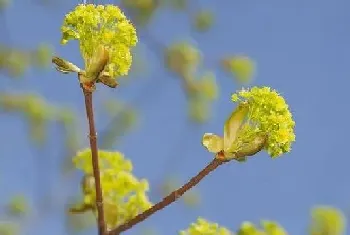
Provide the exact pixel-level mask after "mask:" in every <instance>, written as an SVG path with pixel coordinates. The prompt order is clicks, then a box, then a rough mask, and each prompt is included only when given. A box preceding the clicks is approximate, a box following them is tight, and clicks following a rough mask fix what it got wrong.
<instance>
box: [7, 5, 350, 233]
mask: <svg viewBox="0 0 350 235" xmlns="http://www.w3.org/2000/svg"><path fill="white" fill-rule="evenodd" d="M195 2H196V3H195V4H197V5H200V6H202V7H209V8H211V9H213V11H214V13H215V16H216V22H215V25H214V27H213V28H212V29H211V30H210V31H209V32H208V33H205V34H200V33H195V32H193V31H192V29H191V27H190V24H189V23H188V15H186V14H185V13H181V12H173V11H170V10H164V11H159V12H157V13H156V14H155V17H154V18H153V20H152V23H151V24H150V27H149V28H148V29H147V30H148V34H151V35H152V36H153V37H154V38H157V39H158V40H159V41H160V42H162V43H164V44H165V45H169V44H171V43H172V42H176V41H177V40H179V39H190V40H191V41H192V42H196V45H197V46H198V47H199V49H201V51H202V53H203V55H204V60H205V66H206V68H211V69H215V71H216V74H217V81H218V83H219V85H220V90H221V91H220V97H219V99H218V100H217V101H216V103H215V104H214V108H213V118H212V119H211V120H210V121H209V122H208V123H207V124H204V125H202V126H195V125H193V124H191V123H189V119H188V116H187V101H186V98H185V96H184V93H183V91H182V89H181V85H180V81H179V79H178V78H177V77H176V76H174V75H173V74H171V73H170V72H168V71H167V70H166V69H164V64H163V60H162V54H160V52H159V51H156V50H154V49H152V47H150V46H149V45H150V44H149V40H148V38H147V35H145V33H144V30H140V32H139V39H140V40H139V41H140V43H139V49H140V50H138V51H142V53H144V54H145V57H146V59H147V66H149V69H148V72H147V74H145V75H143V76H140V77H137V78H134V79H132V80H131V82H130V83H129V84H126V85H125V86H121V87H119V88H118V89H116V90H110V89H108V88H103V87H101V86H100V87H99V88H98V91H97V93H98V96H99V97H100V99H101V97H103V96H104V95H106V94H108V95H112V96H114V97H116V99H118V98H120V99H122V100H123V101H126V102H130V104H131V105H134V106H135V107H137V108H138V110H139V114H140V116H139V118H140V125H139V128H138V129H137V130H136V131H134V132H132V133H131V134H129V135H127V136H125V137H124V138H123V140H122V143H121V144H119V145H118V146H115V148H114V150H120V151H121V152H123V153H124V154H125V155H126V157H128V158H130V159H131V160H132V161H133V163H134V169H135V174H136V175H137V176H138V177H140V178H147V179H149V180H150V185H151V189H152V186H153V185H157V184H158V183H159V182H160V181H161V179H162V177H164V176H165V175H166V173H167V172H173V173H174V174H179V175H181V179H182V180H186V179H189V178H190V177H192V176H193V175H194V174H196V173H197V172H198V171H199V170H200V169H202V167H204V166H205V165H206V164H207V162H209V161H210V160H211V158H212V155H210V154H209V153H208V152H206V150H205V149H204V148H203V147H202V146H201V142H200V141H201V138H202V135H203V133H204V132H214V133H218V134H220V133H222V131H223V123H224V121H225V119H226V118H227V117H228V115H229V114H230V112H231V111H232V110H233V109H234V107H235V106H234V104H233V103H232V102H231V101H230V94H231V93H233V92H235V91H236V90H237V89H240V88H241V87H240V86H239V85H237V83H235V82H234V80H233V79H232V78H231V77H229V76H228V75H227V74H226V73H224V72H223V71H221V69H219V64H218V61H219V60H220V59H221V58H222V56H224V55H229V54H237V53H238V54H239V53H243V54H246V55H248V56H250V57H251V58H252V59H254V60H255V61H256V63H257V76H256V79H255V81H254V82H253V83H252V85H267V86H271V87H272V88H275V89H277V90H278V91H279V92H280V93H281V94H282V95H283V96H284V97H285V98H286V100H287V102H288V103H289V105H290V107H291V110H292V112H293V115H294V118H295V121H296V143H295V144H294V145H293V150H292V152H291V153H290V154H286V155H284V156H283V157H281V158H279V159H276V160H272V159H270V158H269V157H268V155H267V154H266V153H265V152H263V153H259V154H258V156H256V157H254V158H252V159H250V160H249V161H248V162H247V163H245V164H239V163H235V162H232V163H230V164H228V165H225V166H223V167H222V168H219V169H218V170H216V171H215V172H214V173H213V174H211V175H210V176H209V177H207V178H206V179H204V180H203V181H202V182H201V183H200V184H199V186H198V189H199V190H200V192H201V195H202V206H201V207H200V208H199V209H196V210H189V209H186V208H185V207H184V205H183V204H181V203H178V202H177V203H174V204H172V205H171V206H169V207H168V208H166V209H164V210H162V211H161V212H159V213H157V214H155V215H154V216H152V217H151V218H150V219H149V220H148V221H146V222H144V223H142V224H139V225H138V226H135V228H133V229H132V230H129V231H128V232H126V233H125V234H128V235H129V234H130V235H132V234H139V231H140V230H141V228H143V227H146V226H147V225H149V226H153V225H154V226H156V227H157V228H159V231H160V232H161V234H166V235H168V234H169V235H170V234H176V231H178V230H179V229H184V228H187V227H188V225H189V224H190V223H191V222H194V221H195V220H196V219H197V217H198V216H202V217H204V218H206V219H208V220H211V221H215V222H218V223H220V224H221V225H223V226H226V227H228V228H230V229H232V230H235V229H237V228H238V226H239V224H241V222H243V221H245V220H249V221H252V222H258V221H259V220H260V219H272V220H277V221H278V222H280V223H281V224H282V225H283V226H284V227H285V228H286V229H287V230H288V231H289V234H292V235H299V234H307V225H308V223H309V221H310V209H311V208H312V207H313V206H315V205H331V206H335V207H338V208H340V209H342V210H343V211H344V212H345V213H348V209H349V208H350V183H349V179H350V156H349V153H348V150H349V133H350V127H349V120H350V109H349V102H348V100H349V91H350V89H349V86H350V66H349V64H350V47H349V42H350V27H349V25H350V14H349V12H350V2H349V1H346V0H293V1H291V0H289V1H286V0H265V1H261V0H244V1H243V0H234V1H229V0H216V1H209V0H206V1H204V0H203V1H201V0H198V1H195ZM78 3H79V2H78V1H77V0H72V1H63V0H62V1H57V3H55V4H53V5H50V6H48V7H44V6H41V5H40V4H38V3H35V1H34V0H14V2H13V4H12V5H11V6H10V7H9V8H8V9H7V11H6V12H5V14H4V15H3V16H1V18H0V22H1V23H0V28H1V33H0V34H1V37H0V40H1V41H2V42H6V43H7V44H10V45H13V46H20V47H22V48H34V47H36V46H37V45H38V43H40V42H42V41H46V42H49V43H51V44H53V45H54V47H55V51H56V52H57V54H58V55H60V56H62V57H63V58H66V59H68V60H70V61H73V62H74V63H76V64H78V65H82V60H81V58H80V54H79V50H78V47H77V44H76V43H69V44H68V45H67V46H61V45H60V44H59V41H60V37H61V35H60V25H61V23H62V20H63V17H64V14H66V13H67V12H68V11H70V10H71V9H72V8H74V7H75V5H76V4H78ZM98 3H114V1H112V0H110V1H108V0H105V1H102V0H99V1H98ZM5 20H6V22H5ZM75 79H76V78H75V77H74V76H73V75H66V76H64V75H61V74H59V73H58V72H57V71H56V70H54V69H49V70H47V71H45V72H42V71H36V70H31V71H29V72H28V73H27V75H26V77H25V78H24V80H23V81H18V82H14V81H13V80H11V79H8V78H6V77H4V76H2V77H1V81H0V84H1V89H2V90H15V91H17V92H21V91H23V92H26V91H33V92H37V93H39V94H41V95H42V96H44V97H45V98H46V99H47V100H48V101H49V102H52V103H55V104H59V105H67V106H70V107H72V108H76V109H77V110H78V112H79V115H81V120H82V126H83V127H84V128H85V129H84V131H87V126H86V125H84V124H85V119H86V118H85V110H84V105H83V98H82V95H81V91H80V89H79V87H78V85H77V83H76V80H75ZM98 99H99V98H98ZM96 105H97V102H96ZM97 109H99V108H97ZM97 116H98V115H97ZM107 123H108V122H107V121H106V120H104V119H103V118H99V116H98V117H97V127H98V130H103V129H104V128H106V125H107ZM26 128H27V127H26V124H25V122H24V121H23V119H22V118H20V117H18V115H7V114H5V115H4V114H3V115H1V116H0V130H1V135H0V146H1V148H0V156H1V157H0V185H1V187H0V202H1V204H3V203H5V202H6V201H7V200H8V199H9V198H10V197H11V196H12V195H14V194H15V193H18V192H21V193H22V192H23V193H24V194H25V195H27V196H28V197H29V198H30V200H31V203H32V205H35V203H36V202H37V201H39V200H40V198H39V197H38V196H37V195H38V194H39V193H38V188H39V185H38V182H37V179H38V177H42V179H43V183H42V186H41V190H44V191H45V190H52V192H55V197H57V198H61V197H62V198H64V197H65V196H66V195H67V194H72V195H73V194H74V193H76V192H78V191H79V188H78V187H77V185H78V182H79V177H80V174H78V173H77V174H76V177H75V180H69V181H65V182H64V184H61V183H60V184H58V183H55V182H56V181H57V179H58V177H59V168H60V162H61V160H62V159H61V157H62V154H61V153H62V150H61V148H62V135H61V132H60V130H58V128H52V130H50V134H49V145H48V147H46V148H45V149H44V150H35V149H34V148H33V146H31V144H30V142H28V137H27V129H26ZM82 143H83V145H82V146H84V147H86V146H87V144H88V142H87V139H82ZM38 159H39V160H38ZM169 159H170V160H169ZM38 161H39V162H41V164H40V165H41V166H38V165H37V163H38ZM43 167H44V168H46V170H45V171H43V170H42V169H43ZM153 189H154V187H153ZM39 191H40V190H39ZM57 191H59V192H60V194H57V193H56V192H57ZM63 195H64V196H63ZM156 199H157V198H156V197H152V200H153V201H156ZM63 213H64V210H63V207H62V203H61V204H57V205H56V206H54V207H53V209H52V212H50V213H48V214H46V215H45V216H44V217H40V219H39V220H38V219H33V221H34V222H33V221H31V222H30V223H29V222H28V223H26V226H25V231H24V232H23V234H26V235H27V234H28V235H29V234H36V235H47V234H50V235H62V234H65V230H64V228H63V224H64V220H63V218H64V217H63V215H64V214H63ZM33 218H34V217H33ZM84 234H96V232H95V230H93V231H91V233H84ZM347 234H350V233H349V232H348V233H347Z"/></svg>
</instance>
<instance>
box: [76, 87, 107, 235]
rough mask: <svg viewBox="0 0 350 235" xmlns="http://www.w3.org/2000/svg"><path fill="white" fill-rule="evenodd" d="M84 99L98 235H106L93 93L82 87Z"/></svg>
mask: <svg viewBox="0 0 350 235" xmlns="http://www.w3.org/2000/svg"><path fill="white" fill-rule="evenodd" d="M81 88H82V90H83V93H84V98H85V108H86V116H87V119H88V122H89V129H90V133H89V140H90V148H91V156H92V169H93V174H94V178H95V191H96V207H97V225H98V234H99V235H105V231H106V229H105V220H104V212H103V197H102V188H101V181H100V168H99V164H98V148H97V136H96V129H95V123H94V112H93V107H92V92H90V91H87V90H86V89H84V88H83V86H81Z"/></svg>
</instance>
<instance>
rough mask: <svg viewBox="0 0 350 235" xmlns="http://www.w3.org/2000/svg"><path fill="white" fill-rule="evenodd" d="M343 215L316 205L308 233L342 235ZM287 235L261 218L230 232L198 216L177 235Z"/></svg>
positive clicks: (278, 226)
mask: <svg viewBox="0 0 350 235" xmlns="http://www.w3.org/2000/svg"><path fill="white" fill-rule="evenodd" d="M344 232H345V219H344V215H343V214H342V213H341V211H339V210H338V209H336V208H333V207H326V206H318V207H315V208H314V209H313V210H312V221H311V224H310V229H309V233H308V234H309V235H344ZM234 234H235V235H288V233H287V232H286V230H285V229H284V228H283V227H281V226H280V225H279V224H278V223H277V222H275V221H270V220H262V221H261V222H260V226H259V227H258V226H255V225H254V224H253V223H251V222H248V221H246V222H243V223H242V225H241V226H240V228H239V229H238V231H237V232H235V233H234V232H231V231H229V230H228V229H227V228H225V227H221V226H219V225H218V224H217V223H212V222H210V221H207V220H205V219H203V218H201V217H200V218H198V219H197V221H196V222H195V223H192V224H191V225H190V226H189V228H188V229H187V230H183V231H180V232H179V235H234Z"/></svg>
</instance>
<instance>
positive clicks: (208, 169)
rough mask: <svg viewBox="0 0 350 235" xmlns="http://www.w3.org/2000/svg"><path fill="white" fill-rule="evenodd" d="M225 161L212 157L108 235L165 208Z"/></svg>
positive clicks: (115, 234) (114, 233) (119, 231)
mask: <svg viewBox="0 0 350 235" xmlns="http://www.w3.org/2000/svg"><path fill="white" fill-rule="evenodd" d="M223 163H225V161H223V160H220V159H219V157H217V158H214V160H212V161H211V162H210V163H209V164H208V165H207V166H206V167H205V168H204V169H203V170H201V171H200V172H199V173H198V174H197V175H196V176H194V177H193V178H191V179H190V180H189V181H188V182H187V183H186V184H184V185H183V186H182V187H181V188H179V189H177V190H175V191H173V192H172V193H170V194H169V195H168V196H166V197H164V198H163V200H162V201H160V202H158V203H157V204H155V205H153V206H152V207H151V208H150V209H148V210H146V211H144V212H143V213H141V214H139V215H137V216H136V217H134V218H133V219H131V220H129V221H128V222H126V223H125V224H122V225H120V226H119V227H117V228H116V229H113V230H112V231H110V232H109V233H108V235H119V234H120V233H121V232H124V231H126V230H128V229H130V228H131V227H132V226H134V225H136V224H138V223H140V222H142V221H144V220H145V219H147V218H148V217H150V216H151V215H153V214H154V213H155V212H157V211H159V210H161V209H163V208H165V207H166V206H168V205H170V204H171V203H173V202H175V201H176V200H177V199H178V198H180V197H181V196H182V195H183V194H184V193H185V192H186V191H188V190H189V189H191V188H192V187H194V186H195V185H197V184H198V183H199V182H200V181H201V180H202V179H203V178H204V177H205V176H207V175H208V174H209V173H210V172H212V171H213V170H215V169H216V168H217V167H219V166H220V165H221V164H223Z"/></svg>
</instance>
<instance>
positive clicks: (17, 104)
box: [0, 92, 77, 149]
mask: <svg viewBox="0 0 350 235" xmlns="http://www.w3.org/2000/svg"><path fill="white" fill-rule="evenodd" d="M0 110H1V111H4V112H11V113H13V112H17V113H20V114H22V115H23V116H24V117H25V118H26V120H27V121H28V123H29V130H30V137H31V138H32V140H33V141H34V142H35V143H37V144H44V142H45V140H46V136H47V135H46V134H47V133H46V132H47V125H48V122H50V121H53V122H58V123H61V124H63V126H64V129H65V132H66V137H67V147H68V148H69V149H74V148H75V147H76V144H77V140H76V139H75V138H74V137H75V136H76V127H75V123H76V122H75V121H76V120H75V118H76V117H75V114H74V113H73V111H72V110H70V109H69V108H66V107H57V106H55V105H52V104H49V103H47V102H46V101H45V100H44V98H43V97H40V96H39V95H37V94H30V93H28V94H15V93H5V92H4V93H0Z"/></svg>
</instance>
